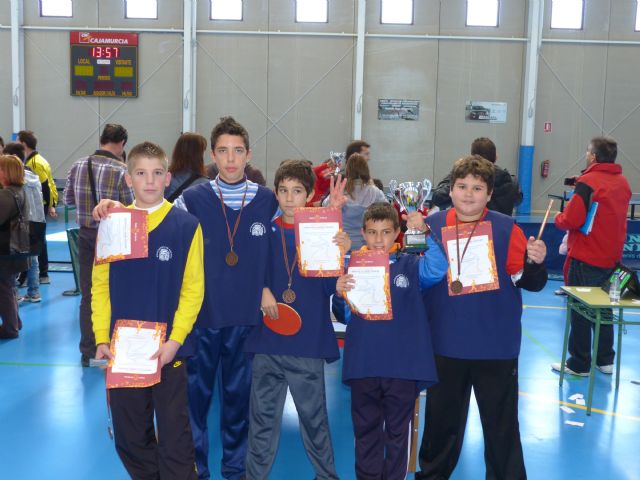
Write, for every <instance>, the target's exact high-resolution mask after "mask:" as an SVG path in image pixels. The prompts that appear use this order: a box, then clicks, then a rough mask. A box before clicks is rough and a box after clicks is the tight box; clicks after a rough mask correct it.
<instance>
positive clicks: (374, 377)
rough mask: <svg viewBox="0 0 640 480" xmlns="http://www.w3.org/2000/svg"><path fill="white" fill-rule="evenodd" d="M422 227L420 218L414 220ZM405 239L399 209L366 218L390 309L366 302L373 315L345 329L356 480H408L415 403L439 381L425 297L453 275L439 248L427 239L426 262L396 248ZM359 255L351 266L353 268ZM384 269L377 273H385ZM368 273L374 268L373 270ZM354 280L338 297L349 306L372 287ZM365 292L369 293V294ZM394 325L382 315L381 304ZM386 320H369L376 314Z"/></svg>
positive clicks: (380, 206) (340, 286) (376, 207)
mask: <svg viewBox="0 0 640 480" xmlns="http://www.w3.org/2000/svg"><path fill="white" fill-rule="evenodd" d="M414 217H417V218H418V219H419V220H418V223H421V224H422V229H423V230H424V222H423V221H422V215H421V214H420V213H419V212H413V213H410V214H409V215H408V218H409V220H411V219H412V218H414ZM398 233H400V223H399V219H398V214H397V212H396V210H395V209H394V208H393V206H391V205H390V204H388V203H386V202H379V203H374V204H372V205H371V206H369V207H368V208H367V210H366V211H365V214H364V219H363V226H362V234H363V237H364V239H365V242H366V246H363V247H362V249H361V250H360V251H359V252H362V251H364V252H365V254H366V255H365V256H371V257H374V256H378V257H382V259H383V266H384V267H385V268H386V270H387V272H388V274H384V273H383V274H382V276H383V277H384V282H385V286H384V288H383V290H382V291H383V292H386V295H388V296H389V297H390V302H385V299H384V298H378V299H377V300H376V298H375V297H376V295H375V294H372V295H370V296H369V298H367V299H364V300H362V301H363V302H368V303H367V305H369V306H370V310H369V308H368V311H362V310H360V311H353V312H352V314H351V320H350V321H349V323H348V325H347V333H346V338H345V347H344V359H343V371H342V381H343V382H345V383H346V384H348V385H350V386H351V418H352V421H353V428H354V433H355V437H356V438H355V440H356V465H355V470H356V476H357V478H387V479H390V480H391V479H394V480H399V479H404V478H405V476H406V473H407V465H408V450H409V449H408V446H409V427H410V424H411V418H412V416H413V411H414V405H415V400H416V397H417V396H418V394H419V392H420V391H421V390H423V389H424V388H426V387H428V386H430V385H433V384H434V383H435V382H436V381H437V375H436V371H435V365H434V361H433V352H432V347H431V333H430V331H429V319H428V317H427V312H426V309H425V306H424V303H423V302H422V293H421V292H422V290H425V289H429V287H431V286H432V285H435V284H436V283H438V282H439V281H440V280H441V279H442V277H443V276H444V274H445V273H446V271H447V261H446V259H445V257H444V255H443V254H442V250H441V248H440V247H439V246H438V245H437V244H436V243H435V242H434V241H433V239H431V237H427V245H428V246H429V248H428V250H427V251H426V252H425V255H424V256H416V255H410V254H402V253H400V252H398V244H396V243H394V242H395V238H396V237H397V236H398ZM359 252H353V253H352V257H351V261H350V271H352V268H351V266H353V264H354V263H355V261H354V256H356V253H359ZM378 263H379V262H377V263H375V262H374V264H373V268H376V267H377V268H379V265H378ZM369 270H370V269H369ZM374 280H375V279H374V278H370V279H369V280H367V279H365V278H364V275H363V276H362V277H360V276H355V278H354V275H351V274H348V275H343V276H341V277H340V278H339V279H338V282H337V286H336V289H337V291H338V294H339V295H341V296H343V297H344V296H346V297H347V298H346V300H347V302H348V303H349V304H350V305H352V306H353V305H354V304H359V303H360V302H359V301H357V300H356V299H355V298H353V297H351V296H350V293H351V292H355V291H357V290H358V289H359V286H358V283H359V282H367V281H370V282H371V283H372V284H373V283H374ZM365 290H366V289H365ZM385 303H386V305H387V310H389V311H388V312H386V313H390V312H392V318H390V319H388V320H382V319H380V320H377V319H376V318H389V317H388V316H384V315H383V314H384V313H385V312H380V310H379V308H380V304H381V306H382V308H384V306H385ZM374 309H376V310H375V311H376V312H378V313H382V315H378V313H376V314H370V311H373V310H374Z"/></svg>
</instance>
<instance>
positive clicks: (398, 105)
mask: <svg viewBox="0 0 640 480" xmlns="http://www.w3.org/2000/svg"><path fill="white" fill-rule="evenodd" d="M419 117H420V100H404V99H393V98H380V99H378V120H418V118H419Z"/></svg>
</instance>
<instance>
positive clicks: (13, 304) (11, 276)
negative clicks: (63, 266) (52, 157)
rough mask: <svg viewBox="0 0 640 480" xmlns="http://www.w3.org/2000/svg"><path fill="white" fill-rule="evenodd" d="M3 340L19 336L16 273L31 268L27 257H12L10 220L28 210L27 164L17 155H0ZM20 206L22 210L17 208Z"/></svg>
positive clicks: (0, 333) (0, 297)
mask: <svg viewBox="0 0 640 480" xmlns="http://www.w3.org/2000/svg"><path fill="white" fill-rule="evenodd" d="M0 185H1V186H2V189H0V317H2V326H0V339H12V338H18V331H19V330H20V329H21V328H22V321H21V320H20V316H19V315H18V301H17V299H16V293H15V283H16V275H17V274H18V273H20V272H24V271H25V270H27V268H28V258H29V257H27V256H24V257H9V256H8V255H9V238H10V229H9V227H10V225H11V220H13V219H14V218H16V217H17V216H18V215H19V214H20V211H23V212H25V221H26V207H27V205H26V196H25V193H24V189H23V185H24V166H23V164H22V162H21V161H20V160H19V159H18V157H16V156H14V155H0ZM18 208H19V209H20V210H18Z"/></svg>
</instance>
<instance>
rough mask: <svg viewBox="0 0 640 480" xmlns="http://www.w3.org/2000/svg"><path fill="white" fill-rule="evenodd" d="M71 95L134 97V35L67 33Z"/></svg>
mask: <svg viewBox="0 0 640 480" xmlns="http://www.w3.org/2000/svg"><path fill="white" fill-rule="evenodd" d="M70 70H71V95H74V96H78V97H137V96H138V34H137V33H120V32H71V69H70Z"/></svg>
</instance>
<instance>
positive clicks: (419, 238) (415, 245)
mask: <svg viewBox="0 0 640 480" xmlns="http://www.w3.org/2000/svg"><path fill="white" fill-rule="evenodd" d="M403 250H404V251H405V252H410V253H422V252H425V251H427V250H429V246H428V245H427V235H426V234H424V233H405V234H404V241H403Z"/></svg>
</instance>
